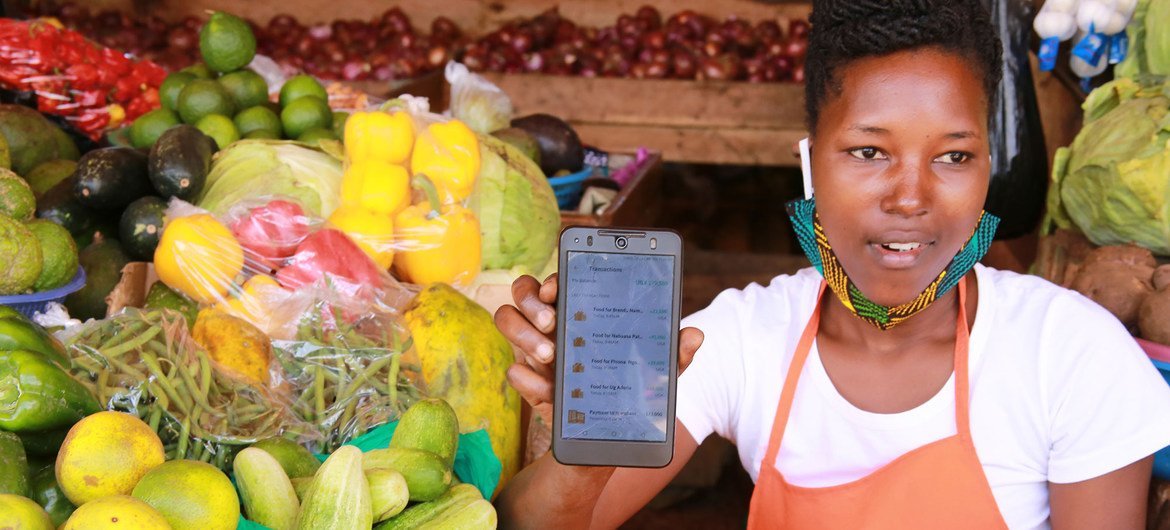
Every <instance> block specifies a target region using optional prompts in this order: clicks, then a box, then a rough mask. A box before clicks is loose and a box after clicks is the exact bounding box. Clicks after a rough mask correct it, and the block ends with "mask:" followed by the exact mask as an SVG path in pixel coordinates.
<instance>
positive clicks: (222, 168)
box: [196, 140, 342, 218]
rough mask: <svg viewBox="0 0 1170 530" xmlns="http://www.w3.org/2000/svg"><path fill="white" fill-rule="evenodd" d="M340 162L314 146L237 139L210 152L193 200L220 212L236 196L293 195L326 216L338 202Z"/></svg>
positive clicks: (311, 211) (308, 208)
mask: <svg viewBox="0 0 1170 530" xmlns="http://www.w3.org/2000/svg"><path fill="white" fill-rule="evenodd" d="M341 176H342V169H341V161H340V160H339V159H338V158H336V157H334V156H330V155H329V154H327V153H325V152H323V151H321V150H320V149H316V148H311V147H308V146H306V145H305V144H301V143H297V142H289V141H279V140H241V141H239V142H236V143H233V144H232V145H231V146H230V147H228V148H227V149H224V150H222V151H220V152H219V153H217V154H216V155H215V159H214V160H213V161H212V164H211V173H210V174H208V176H207V185H206V187H204V191H203V194H202V195H200V197H199V198H198V200H197V201H196V205H198V206H199V207H201V208H204V209H206V210H208V211H210V212H211V213H212V214H214V215H217V216H222V215H224V214H225V213H227V212H228V210H230V209H231V208H232V207H233V206H235V205H236V204H238V203H240V202H241V201H244V200H248V199H257V198H262V197H269V196H280V197H285V198H288V199H291V200H293V201H294V202H297V203H299V204H300V205H301V207H302V208H304V210H305V213H306V214H308V215H309V216H311V217H319V218H327V217H329V214H331V213H333V210H335V209H337V207H338V205H339V203H340V201H341Z"/></svg>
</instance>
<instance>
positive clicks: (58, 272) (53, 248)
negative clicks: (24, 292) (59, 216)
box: [25, 219, 77, 292]
mask: <svg viewBox="0 0 1170 530" xmlns="http://www.w3.org/2000/svg"><path fill="white" fill-rule="evenodd" d="M25 226H27V227H28V229H29V231H30V232H32V233H33V235H34V236H37V241H39V242H40V244H41V258H42V259H41V263H42V266H41V275H40V276H39V277H37V281H36V282H35V283H33V287H32V288H33V291H36V292H40V291H48V290H49V289H56V288H58V287H61V286H62V285H65V284H67V283H69V280H72V279H73V276H74V275H76V274H77V243H76V242H74V241H73V236H71V235H69V231H68V230H66V229H65V227H63V226H61V225H59V224H57V223H54V222H52V221H45V220H43V219H36V220H33V221H31V222H29V223H28V224H27V225H25Z"/></svg>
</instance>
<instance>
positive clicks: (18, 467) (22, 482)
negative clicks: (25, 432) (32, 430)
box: [0, 431, 28, 497]
mask: <svg viewBox="0 0 1170 530" xmlns="http://www.w3.org/2000/svg"><path fill="white" fill-rule="evenodd" d="M0 469H2V470H4V472H3V473H0V493H11V494H13V495H20V496H22V497H27V496H28V458H27V457H25V454H24V446H23V445H21V443H20V438H18V437H17V436H16V435H15V434H12V433H10V432H4V431H0Z"/></svg>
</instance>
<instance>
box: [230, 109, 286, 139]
mask: <svg viewBox="0 0 1170 530" xmlns="http://www.w3.org/2000/svg"><path fill="white" fill-rule="evenodd" d="M232 121H233V122H235V124H236V130H238V131H240V134H241V135H243V136H245V137H248V135H249V134H251V133H253V132H255V131H265V132H268V133H271V135H272V136H271V137H272V138H280V134H281V132H282V130H281V125H280V116H277V115H276V113H275V112H273V111H272V109H270V108H268V107H266V106H264V105H257V106H255V107H249V108H246V109H244V110H241V111H240V112H239V114H236V117H235V118H232Z"/></svg>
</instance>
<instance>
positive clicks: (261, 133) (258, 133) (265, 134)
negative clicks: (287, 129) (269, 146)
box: [244, 129, 280, 140]
mask: <svg viewBox="0 0 1170 530" xmlns="http://www.w3.org/2000/svg"><path fill="white" fill-rule="evenodd" d="M244 139H246V140H279V139H280V135H279V134H273V133H272V131H266V130H264V129H256V130H255V131H252V132H250V133H248V134H245V135H244Z"/></svg>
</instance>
